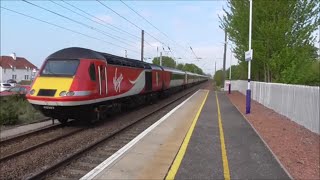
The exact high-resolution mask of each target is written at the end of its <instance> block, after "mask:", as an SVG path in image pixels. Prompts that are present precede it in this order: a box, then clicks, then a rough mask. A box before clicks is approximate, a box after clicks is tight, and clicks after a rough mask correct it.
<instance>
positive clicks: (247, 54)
mask: <svg viewBox="0 0 320 180" xmlns="http://www.w3.org/2000/svg"><path fill="white" fill-rule="evenodd" d="M252 56H253V50H252V49H250V50H249V51H246V52H245V60H246V61H251V60H252Z"/></svg>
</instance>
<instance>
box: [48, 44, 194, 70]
mask: <svg viewBox="0 0 320 180" xmlns="http://www.w3.org/2000/svg"><path fill="white" fill-rule="evenodd" d="M47 59H100V60H105V61H107V63H108V64H114V65H120V66H129V67H136V68H143V69H156V70H162V69H163V70H164V71H168V72H173V73H177V74H185V73H187V74H193V75H198V76H199V74H194V73H190V72H184V71H181V70H178V69H174V68H170V67H165V66H159V65H155V64H150V63H147V62H142V61H140V60H136V59H130V58H124V57H120V56H115V55H112V54H108V53H103V52H98V51H93V50H91V49H86V48H80V47H70V48H65V49H61V50H59V51H57V52H55V53H53V54H51V55H49V56H48V57H47Z"/></svg>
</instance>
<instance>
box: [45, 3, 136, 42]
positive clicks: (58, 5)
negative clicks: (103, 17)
mask: <svg viewBox="0 0 320 180" xmlns="http://www.w3.org/2000/svg"><path fill="white" fill-rule="evenodd" d="M49 1H50V2H52V3H54V4H56V5H58V6H60V7H62V8H64V9H67V10H69V11H71V12H73V13H75V14H77V15H79V16H81V17H84V18H86V19H88V20H90V21H92V22H94V23H97V24H100V25H102V26H105V27H107V28H110V27H108V26H106V25H105V24H102V23H100V22H97V21H95V20H93V19H91V18H88V17H86V16H84V15H82V14H80V13H78V12H76V11H74V10H72V9H70V8H68V7H65V6H63V5H61V4H59V3H57V2H56V1H53V0H49ZM110 29H112V28H110ZM110 35H111V36H113V37H115V38H118V39H121V40H124V41H128V42H131V43H133V44H135V43H136V42H133V41H130V40H128V39H125V38H122V37H119V36H117V35H114V34H110Z"/></svg>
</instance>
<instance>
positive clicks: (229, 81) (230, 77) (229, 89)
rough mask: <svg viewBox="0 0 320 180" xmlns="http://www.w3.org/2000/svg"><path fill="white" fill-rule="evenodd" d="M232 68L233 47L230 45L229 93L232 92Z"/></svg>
mask: <svg viewBox="0 0 320 180" xmlns="http://www.w3.org/2000/svg"><path fill="white" fill-rule="evenodd" d="M231 68H232V49H231V47H230V69H229V94H231Z"/></svg>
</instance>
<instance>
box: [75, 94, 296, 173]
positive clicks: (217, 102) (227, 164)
mask: <svg viewBox="0 0 320 180" xmlns="http://www.w3.org/2000/svg"><path fill="white" fill-rule="evenodd" d="M81 179H291V177H290V175H289V174H288V173H287V171H286V170H285V169H284V168H283V167H282V166H281V164H279V162H278V161H277V160H276V158H275V157H274V156H273V154H272V152H271V151H270V150H269V149H268V147H267V146H266V145H265V144H264V142H263V141H262V140H261V139H260V137H259V135H258V134H257V133H256V131H255V130H254V129H253V128H252V127H251V126H250V124H249V123H248V122H247V121H246V120H245V119H244V117H243V116H242V115H241V113H240V112H239V111H238V110H237V109H236V107H234V106H233V105H232V104H231V102H230V101H229V99H228V98H227V97H226V95H225V94H224V93H223V92H214V91H209V90H199V91H197V92H196V93H195V94H193V95H192V96H191V97H189V98H188V99H187V100H185V101H184V102H182V103H181V104H180V105H178V106H177V107H176V108H174V109H173V110H171V111H170V112H169V113H168V114H167V115H165V116H164V117H162V118H161V119H160V120H159V121H157V122H156V123H155V124H153V125H152V126H151V127H149V128H148V129H147V130H145V131H144V132H143V133H141V134H140V135H139V136H137V137H136V138H135V139H133V140H132V141H131V142H129V143H128V144H127V145H125V146H124V147H123V148H121V149H120V150H119V151H118V152H116V153H115V154H114V155H112V156H111V157H109V158H108V159H106V160H105V161H104V162H103V163H101V164H100V165H98V166H97V167H96V168H94V169H93V170H92V171H90V172H89V173H88V174H86V175H85V176H84V177H82V178H81Z"/></svg>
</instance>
